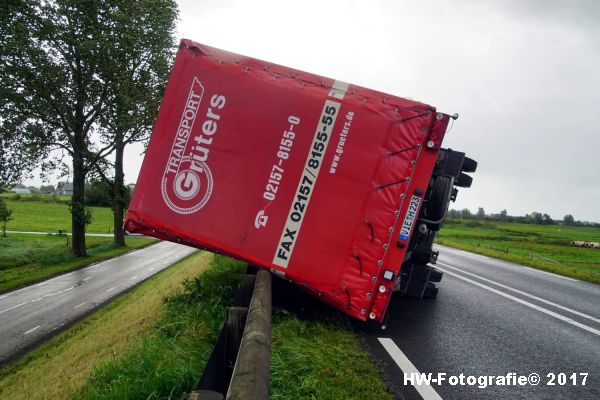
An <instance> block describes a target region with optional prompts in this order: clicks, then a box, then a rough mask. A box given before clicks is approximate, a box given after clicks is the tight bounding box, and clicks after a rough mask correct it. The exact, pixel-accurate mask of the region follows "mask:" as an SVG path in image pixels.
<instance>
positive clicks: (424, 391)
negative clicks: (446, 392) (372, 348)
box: [377, 338, 442, 400]
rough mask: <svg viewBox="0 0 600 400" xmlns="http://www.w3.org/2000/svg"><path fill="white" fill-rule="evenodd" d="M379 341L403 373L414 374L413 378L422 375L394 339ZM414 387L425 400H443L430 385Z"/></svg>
mask: <svg viewBox="0 0 600 400" xmlns="http://www.w3.org/2000/svg"><path fill="white" fill-rule="evenodd" d="M377 340H379V343H381V345H382V346H383V348H384V349H385V351H387V352H388V354H389V355H390V357H392V359H393V360H394V362H396V364H397V365H398V367H400V369H401V370H402V372H404V373H405V374H412V375H413V376H416V375H418V374H420V372H419V370H418V369H417V367H415V366H414V364H413V363H411V362H410V360H409V359H408V357H406V356H405V355H404V353H403V352H402V350H400V348H399V347H398V346H397V345H396V343H394V341H393V340H392V339H390V338H377ZM413 387H414V388H415V389H416V390H417V392H419V394H420V395H421V397H422V398H423V400H442V398H441V397H440V395H439V394H437V392H436V391H435V390H434V389H433V387H431V386H430V385H427V384H425V383H420V384H413Z"/></svg>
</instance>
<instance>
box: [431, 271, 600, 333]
mask: <svg viewBox="0 0 600 400" xmlns="http://www.w3.org/2000/svg"><path fill="white" fill-rule="evenodd" d="M438 264H440V265H443V266H444V267H447V268H452V269H453V270H456V271H459V272H460V273H462V274H467V275H471V276H474V277H475V278H477V279H481V280H482V281H486V282H490V283H492V284H494V285H496V286H500V287H501V288H504V289H508V290H511V291H513V292H515V293H519V294H521V295H523V296H527V297H530V298H532V299H536V300H537V301H540V302H542V303H546V304H549V305H551V306H553V307H556V308H560V309H561V310H564V311H567V312H570V313H571V314H575V315H579V316H580V317H583V318H587V319H589V320H592V321H594V322H596V323H600V319H598V318H596V317H592V316H591V315H588V314H585V313H582V312H580V311H577V310H573V309H572V308H569V307H565V306H561V305H560V304H556V303H553V302H551V301H548V300H546V299H543V298H541V297H537V296H534V295H533V294H529V293H527V292H523V291H521V290H518V289H515V288H512V287H510V286H506V285H503V284H502V283H499V282H496V281H493V280H491V279H487V278H484V277H483V276H480V275H477V274H473V273H471V272H467V271H464V270H462V269H459V268H456V267H453V266H451V265H448V264H446V263H442V262H438Z"/></svg>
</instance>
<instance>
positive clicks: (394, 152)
mask: <svg viewBox="0 0 600 400" xmlns="http://www.w3.org/2000/svg"><path fill="white" fill-rule="evenodd" d="M418 148H419V145H416V146H413V147H409V148H407V149H402V150H397V151H392V152H391V153H388V156H389V157H391V156H395V155H396V154H400V153H404V152H405V151H410V150H414V149H418Z"/></svg>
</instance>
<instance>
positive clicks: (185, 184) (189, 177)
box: [173, 169, 200, 200]
mask: <svg viewBox="0 0 600 400" xmlns="http://www.w3.org/2000/svg"><path fill="white" fill-rule="evenodd" d="M173 186H174V187H173V190H174V191H175V196H177V197H179V198H180V199H181V200H189V199H191V198H193V197H194V196H195V195H196V194H197V193H198V191H199V190H200V178H199V177H198V174H197V173H196V172H194V171H192V170H189V169H186V170H185V171H181V172H179V173H178V174H177V175H176V177H175V181H174V182H173Z"/></svg>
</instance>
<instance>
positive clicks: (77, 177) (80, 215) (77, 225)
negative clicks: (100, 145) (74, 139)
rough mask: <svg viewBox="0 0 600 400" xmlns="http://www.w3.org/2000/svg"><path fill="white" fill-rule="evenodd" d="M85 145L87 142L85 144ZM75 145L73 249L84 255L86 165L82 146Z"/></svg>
mask: <svg viewBox="0 0 600 400" xmlns="http://www.w3.org/2000/svg"><path fill="white" fill-rule="evenodd" d="M83 145H85V144H83ZM73 147H74V149H73V150H74V153H73V197H72V198H71V221H72V235H73V238H72V240H71V249H72V251H73V255H74V256H75V257H84V256H85V255H86V250H85V223H86V214H85V205H84V190H85V165H84V160H83V154H82V153H83V151H82V148H77V147H78V146H77V144H76V145H75V146H73Z"/></svg>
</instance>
